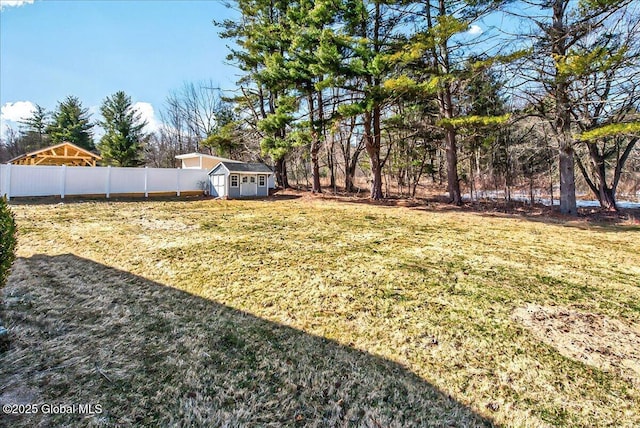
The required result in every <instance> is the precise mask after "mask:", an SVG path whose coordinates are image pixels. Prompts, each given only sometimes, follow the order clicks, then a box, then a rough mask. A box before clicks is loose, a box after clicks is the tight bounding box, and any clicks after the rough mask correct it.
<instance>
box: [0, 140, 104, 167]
mask: <svg viewBox="0 0 640 428" xmlns="http://www.w3.org/2000/svg"><path fill="white" fill-rule="evenodd" d="M100 159H102V158H101V157H100V156H98V155H96V154H95V153H91V152H90V151H88V150H86V149H83V148H82V147H78V146H76V145H75V144H71V143H69V142H68V141H65V142H63V143H60V144H58V145H55V146H51V147H46V148H44V149H40V150H36V151H34V152H31V153H27V154H24V155H21V156H18V157H16V158H13V159H11V160H10V161H9V162H8V163H10V164H14V165H68V166H96V161H99V160H100Z"/></svg>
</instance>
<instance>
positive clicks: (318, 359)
mask: <svg viewBox="0 0 640 428" xmlns="http://www.w3.org/2000/svg"><path fill="white" fill-rule="evenodd" d="M13 209H14V212H15V213H16V216H17V220H18V225H19V229H20V237H19V254H18V256H19V259H18V260H17V262H16V264H15V268H14V272H13V274H12V277H11V279H10V281H9V284H8V285H7V287H6V288H5V290H4V291H3V296H2V300H3V307H2V312H0V319H1V320H2V322H3V324H4V325H5V326H6V327H7V328H8V329H9V332H10V343H9V346H8V347H5V348H4V349H2V350H0V380H1V382H0V404H5V403H36V402H37V403H43V402H44V403H61V404H69V403H93V404H96V403H99V404H100V405H101V406H102V408H103V412H102V413H100V414H94V415H79V414H57V415H43V414H42V413H39V414H36V415H31V416H8V415H3V414H0V425H3V424H5V425H11V426H37V425H38V424H40V425H41V426H59V425H64V426H75V425H89V426H130V425H138V426H194V425H200V426H274V427H275V426H297V425H299V426H367V427H379V426H383V427H387V426H397V427H404V426H491V425H498V426H532V427H534V426H535V427H538V426H571V427H575V426H583V427H594V426H616V427H623V426H626V427H634V426H635V427H637V426H640V369H639V367H640V361H639V358H640V356H639V353H638V349H639V348H638V344H639V343H640V328H639V327H638V326H639V325H640V227H637V226H630V225H627V226H624V225H609V226H602V225H600V226H598V225H588V224H586V223H583V222H580V221H576V222H562V221H561V220H558V219H555V220H552V221H551V220H549V221H541V220H540V219H536V220H535V221H534V220H533V219H527V218H523V217H509V216H493V215H488V214H480V213H472V212H457V211H438V210H430V209H415V208H414V209H412V208H401V207H385V206H375V205H366V204H352V203H345V202H338V201H327V200H322V199H314V198H302V199H298V200H293V199H292V200H278V199H277V198H276V199H275V200H274V199H271V200H267V201H214V200H192V201H185V200H183V201H147V202H110V203H108V202H75V203H65V204H48V205H47V204H37V203H35V204H24V205H14V206H13Z"/></svg>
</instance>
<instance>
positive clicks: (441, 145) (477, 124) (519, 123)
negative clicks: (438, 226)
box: [218, 0, 640, 214]
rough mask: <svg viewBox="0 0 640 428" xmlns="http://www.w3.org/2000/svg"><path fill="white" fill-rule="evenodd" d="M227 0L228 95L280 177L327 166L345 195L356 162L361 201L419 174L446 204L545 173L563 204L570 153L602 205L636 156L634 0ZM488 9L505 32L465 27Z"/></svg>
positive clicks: (568, 200) (315, 177) (316, 172)
mask: <svg viewBox="0 0 640 428" xmlns="http://www.w3.org/2000/svg"><path fill="white" fill-rule="evenodd" d="M234 3H235V7H236V8H237V10H239V11H240V17H239V18H238V19H235V20H226V21H224V22H220V23H218V25H219V26H221V28H222V32H221V35H222V37H224V38H227V39H229V40H231V41H233V44H232V45H231V51H230V53H229V56H228V60H230V61H233V62H234V63H235V64H236V65H237V66H238V68H239V69H240V70H241V71H242V72H243V76H242V78H241V79H240V81H239V82H238V85H239V90H238V92H237V94H236V95H235V97H234V98H233V101H234V104H235V108H236V111H237V114H238V117H239V119H240V121H241V127H240V128H241V130H242V131H243V132H246V133H250V134H251V135H254V136H257V137H258V138H259V139H260V147H261V153H262V154H263V155H266V156H269V157H270V158H271V159H272V160H273V162H274V165H275V169H276V174H277V179H278V183H279V184H280V185H281V186H284V187H286V186H287V185H288V182H289V175H291V172H293V171H292V169H293V170H295V171H299V170H302V172H303V173H304V175H305V179H306V180H308V182H309V187H310V189H311V190H312V191H313V192H321V191H322V185H323V181H324V182H326V183H328V185H329V186H331V187H335V186H336V176H337V173H338V172H340V173H341V175H342V177H343V178H344V182H343V183H342V184H343V187H344V188H345V189H346V190H348V191H351V190H353V186H354V174H355V172H356V168H355V166H356V165H363V166H364V168H365V170H366V172H367V175H368V177H369V180H370V189H369V193H370V197H371V198H372V199H380V198H383V197H385V195H386V194H387V193H388V192H387V191H386V190H385V188H384V187H385V186H384V184H386V185H389V183H393V184H394V185H395V186H394V187H396V188H397V189H401V191H402V192H403V193H408V194H414V193H415V191H416V186H417V185H418V183H419V182H420V181H421V180H423V179H424V178H425V177H429V178H431V180H433V181H436V182H442V183H443V185H446V188H447V191H448V194H449V198H450V201H451V202H452V203H454V204H460V203H461V201H462V192H461V184H463V185H464V184H466V186H467V189H469V191H470V193H471V195H472V196H473V193H474V192H477V189H478V187H480V186H481V187H484V188H487V187H495V188H498V187H500V188H503V189H504V190H505V192H506V193H507V194H508V193H509V192H510V189H511V188H513V187H514V186H518V187H522V185H525V184H529V187H530V189H531V193H533V187H534V186H535V187H536V188H537V187H539V184H538V183H542V182H545V181H548V186H547V187H548V188H549V189H552V186H553V183H556V182H557V181H559V183H560V195H559V196H560V202H561V211H562V212H563V213H568V214H575V213H576V189H575V188H576V174H575V171H574V168H575V166H576V165H577V166H578V170H579V171H580V173H581V174H582V178H583V179H584V181H585V182H586V184H587V185H588V188H589V189H590V190H591V191H592V192H593V194H594V195H595V196H596V197H597V198H598V200H599V201H600V202H601V204H602V205H603V206H604V207H606V208H609V209H616V205H615V193H616V189H617V186H618V185H619V183H620V181H621V179H622V174H623V171H624V168H625V166H626V165H627V162H630V161H631V162H632V163H633V165H632V166H633V167H634V168H637V156H638V155H637V150H636V142H637V139H638V135H639V134H640V133H639V130H640V123H639V117H638V107H639V100H640V98H639V93H638V91H637V89H636V88H637V86H638V83H640V82H639V79H638V77H639V73H638V72H639V69H638V66H639V64H638V57H639V56H638V54H639V50H638V48H639V46H638V34H640V33H639V32H638V30H639V29H640V28H639V20H640V16H639V15H640V14H638V13H637V6H636V5H635V4H634V2H631V1H628V0H627V1H617V0H606V1H581V2H571V1H570V0H552V1H527V2H520V1H515V2H513V1H500V0H498V1H496V0H492V1H483V0H481V1H473V2H471V1H466V0H429V1H426V2H425V1H420V2H415V1H406V0H403V1H388V0H385V1H381V0H316V1H307V0H302V1H278V0H276V1H272V0H269V1H266V0H236V1H235V2H234ZM490 15H494V16H495V15H500V16H501V19H502V22H508V23H510V24H507V25H510V26H511V27H512V28H506V29H505V31H504V32H502V33H500V32H495V34H493V35H492V34H491V33H486V34H483V35H475V36H474V35H473V34H472V32H470V31H469V30H470V29H472V28H476V27H473V26H474V25H475V24H476V23H478V22H479V21H480V20H481V19H483V18H486V17H488V16H490ZM509 33H510V34H509ZM363 154H366V159H361V157H362V155H363ZM636 171H637V169H636ZM492 182H493V184H494V186H491V184H492Z"/></svg>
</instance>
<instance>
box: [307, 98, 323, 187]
mask: <svg viewBox="0 0 640 428" xmlns="http://www.w3.org/2000/svg"><path fill="white" fill-rule="evenodd" d="M307 102H308V104H309V129H310V130H311V176H312V186H311V191H312V192H313V193H322V188H321V187H320V164H319V160H318V153H319V152H320V134H319V133H318V130H317V129H316V122H315V108H314V103H313V93H312V92H311V91H309V92H308V95H307Z"/></svg>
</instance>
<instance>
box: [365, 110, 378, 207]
mask: <svg viewBox="0 0 640 428" xmlns="http://www.w3.org/2000/svg"><path fill="white" fill-rule="evenodd" d="M372 123H373V129H372ZM376 130H377V131H378V132H376ZM379 131H380V107H377V106H376V107H374V108H373V112H371V113H369V112H366V113H365V114H364V139H365V148H366V150H367V154H368V155H369V160H370V161H371V175H372V180H371V193H370V196H369V197H370V198H371V199H374V200H378V199H382V198H383V195H382V168H381V162H380V133H379ZM372 132H373V133H372Z"/></svg>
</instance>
